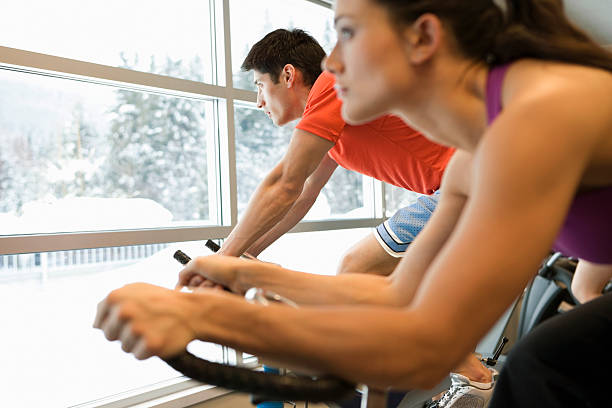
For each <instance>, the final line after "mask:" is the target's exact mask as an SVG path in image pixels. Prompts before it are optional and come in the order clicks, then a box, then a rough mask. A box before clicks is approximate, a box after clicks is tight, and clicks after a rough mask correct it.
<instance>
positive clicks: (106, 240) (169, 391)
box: [0, 0, 386, 408]
mask: <svg viewBox="0 0 612 408" xmlns="http://www.w3.org/2000/svg"><path fill="white" fill-rule="evenodd" d="M305 1H308V2H310V3H314V4H317V5H319V6H322V7H326V8H331V7H332V1H325V0H305ZM209 4H210V11H211V12H210V18H211V24H210V27H211V33H210V34H211V43H212V54H213V55H212V57H213V61H214V62H213V75H212V78H213V81H212V82H213V84H207V83H201V82H196V81H192V80H186V79H181V78H175V77H167V76H163V75H158V74H153V73H146V72H140V71H133V70H129V69H125V68H119V67H113V66H107V65H102V64H97V63H92V62H86V61H80V60H75V59H70V58H64V57H60V56H55V55H48V54H42V53H37V52H32V51H26V50H20V49H15V48H9V47H3V46H0V70H6V71H16V72H22V73H29V74H35V75H41V76H49V77H54V78H62V79H68V80H73V81H81V82H87V83H92V84H100V85H110V86H113V87H116V88H119V89H126V90H134V91H145V92H150V93H155V94H161V95H166V96H174V97H187V98H192V99H195V100H205V101H212V102H213V112H214V115H213V118H214V119H213V120H214V121H215V123H214V127H213V128H214V132H213V134H212V135H210V136H209V139H208V140H207V141H209V142H210V143H211V144H210V147H209V148H208V149H207V150H208V157H207V163H208V166H209V167H208V170H209V171H208V174H209V182H210V181H211V180H212V184H209V194H211V196H210V199H209V203H210V206H211V207H210V213H211V220H212V222H215V221H216V224H214V225H196V226H193V225H192V226H189V225H187V226H177V227H171V228H147V229H126V230H106V231H105V230H102V231H86V232H67V233H66V232H65V233H41V234H23V235H0V255H14V254H25V253H37V252H50V251H64V250H79V249H88V248H105V247H117V246H131V245H144V244H163V243H169V242H185V241H196V240H205V239H223V238H226V237H227V236H228V235H229V233H230V232H231V230H232V229H233V227H234V226H235V225H236V224H237V221H238V204H237V180H236V151H235V130H236V129H235V124H234V104H235V102H248V103H256V98H257V95H256V92H253V91H248V90H242V89H237V88H234V86H233V72H232V61H231V27H230V0H209ZM219 84H224V85H219ZM366 200H367V201H368V203H367V204H366V203H365V201H366ZM364 204H366V206H367V207H368V208H370V209H371V210H372V212H373V214H374V216H372V217H369V218H356V219H333V218H330V219H326V220H317V221H302V222H300V223H298V224H297V225H296V226H295V227H294V228H293V229H292V230H291V231H290V232H291V233H294V232H311V231H328V230H337V229H350V228H364V227H375V226H377V225H378V224H380V223H381V222H383V221H384V220H385V219H386V218H385V217H384V216H383V215H384V214H385V213H386V211H385V208H386V204H385V184H384V183H381V182H379V181H377V180H367V181H366V180H364ZM226 354H227V355H228V358H227V361H228V362H229V361H230V360H231V361H236V359H237V358H238V359H240V358H241V356H231V357H230V356H229V353H226ZM145 388H146V389H140V390H135V391H130V392H127V393H122V394H119V395H117V396H109V397H108V398H105V399H103V400H98V401H92V402H88V403H85V404H81V405H78V407H83V408H85V407H107V408H119V407H127V406H132V405H134V404H140V403H142V402H144V401H151V400H153V399H159V401H160V402H159V404H158V405H151V406H160V407H161V406H173V407H176V406H188V405H192V404H194V403H197V402H201V401H205V400H207V399H210V398H215V397H217V396H220V395H222V393H223V392H227V391H223V392H222V391H221V390H220V389H217V390H214V388H215V387H212V386H206V385H204V386H203V385H201V384H198V383H195V382H193V381H192V380H189V379H186V378H182V379H173V380H168V381H167V382H164V383H160V384H153V385H151V386H150V387H145ZM211 390H212V391H211ZM168 395H175V397H168ZM168 398H170V399H168ZM164 401H165V402H164ZM168 401H170V402H168ZM181 401H182V402H181ZM168 404H170V405H168Z"/></svg>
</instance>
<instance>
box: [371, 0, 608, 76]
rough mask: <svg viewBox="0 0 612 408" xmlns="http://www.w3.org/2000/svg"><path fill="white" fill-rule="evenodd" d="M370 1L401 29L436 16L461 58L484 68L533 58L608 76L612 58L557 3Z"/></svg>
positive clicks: (545, 0) (546, 0) (531, 0)
mask: <svg viewBox="0 0 612 408" xmlns="http://www.w3.org/2000/svg"><path fill="white" fill-rule="evenodd" d="M372 1H373V2H375V3H377V4H379V5H381V6H383V7H384V8H386V9H387V11H388V13H389V16H390V17H391V19H392V21H393V22H394V23H396V24H398V25H400V26H403V25H406V24H410V23H412V22H414V21H415V20H417V19H418V18H419V17H420V16H421V15H423V14H425V13H432V14H435V15H436V16H438V17H439V18H440V20H442V21H443V23H445V24H446V25H447V26H448V27H450V29H451V30H452V32H453V34H454V36H455V38H456V41H457V44H458V46H459V49H460V51H461V52H462V53H463V54H464V55H465V56H467V57H468V58H470V59H474V60H476V61H483V62H485V63H487V64H489V65H500V64H505V63H508V62H511V61H514V60H517V59H520V58H537V59H542V60H553V61H560V62H568V63H575V64H580V65H587V66H593V67H597V68H602V69H605V70H608V71H612V53H610V52H608V51H607V50H605V49H604V48H603V47H601V46H599V45H597V43H595V42H594V41H593V40H592V39H591V38H590V37H589V36H588V35H587V34H585V33H584V32H583V31H582V30H580V29H578V28H577V27H576V26H574V25H573V24H572V23H571V22H570V21H569V20H568V18H567V16H566V15H565V13H564V11H563V2H562V0H469V1H465V0H372Z"/></svg>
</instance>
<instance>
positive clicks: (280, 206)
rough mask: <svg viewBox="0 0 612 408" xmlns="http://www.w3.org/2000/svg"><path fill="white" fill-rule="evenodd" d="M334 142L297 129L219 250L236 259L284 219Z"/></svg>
mask: <svg viewBox="0 0 612 408" xmlns="http://www.w3.org/2000/svg"><path fill="white" fill-rule="evenodd" d="M332 146H333V143H332V142H330V141H328V140H326V139H323V138H321V137H318V136H316V135H314V134H312V133H309V132H305V131H303V130H300V129H296V130H295V131H294V132H293V136H292V138H291V142H290V143H289V148H288V149H287V153H286V154H285V156H284V157H283V159H282V160H281V162H280V163H279V164H278V165H277V166H276V167H275V168H274V169H272V171H271V172H270V173H269V174H268V175H267V176H266V178H265V179H264V180H263V181H262V183H261V184H260V185H259V187H257V190H255V193H254V194H253V197H251V200H250V202H249V205H248V206H247V209H246V211H245V213H244V215H243V216H242V219H241V220H240V222H238V225H236V227H235V228H234V229H233V230H232V232H231V233H230V235H229V236H228V237H227V239H226V240H225V243H224V244H223V247H222V248H221V250H220V253H221V254H224V255H232V256H239V255H241V254H242V253H243V252H244V251H245V250H246V249H247V248H249V247H250V246H251V245H252V244H253V243H254V242H255V241H256V240H257V239H258V238H259V237H261V236H262V235H263V234H265V233H266V232H267V231H269V230H270V229H271V228H272V227H274V225H276V223H278V222H279V221H280V220H282V219H283V217H285V215H286V214H287V212H288V211H289V210H290V209H291V207H292V206H293V205H294V203H295V202H296V200H297V199H298V198H299V196H300V194H302V189H303V187H304V183H305V181H306V179H307V178H308V177H309V176H310V175H311V174H312V173H313V172H314V171H315V169H316V168H317V167H318V166H319V163H321V160H322V159H323V157H324V156H325V155H326V154H327V152H328V150H329V149H330V148H331V147H332Z"/></svg>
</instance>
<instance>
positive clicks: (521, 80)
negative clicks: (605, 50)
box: [504, 59, 612, 103]
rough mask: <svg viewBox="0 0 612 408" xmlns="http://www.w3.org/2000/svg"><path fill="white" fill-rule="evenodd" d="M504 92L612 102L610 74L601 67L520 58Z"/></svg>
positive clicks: (510, 72)
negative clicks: (565, 96) (591, 98)
mask: <svg viewBox="0 0 612 408" xmlns="http://www.w3.org/2000/svg"><path fill="white" fill-rule="evenodd" d="M504 88H505V89H504V93H505V94H506V97H507V98H509V99H510V100H512V99H514V98H517V97H529V98H530V99H531V98H534V97H550V98H554V97H558V96H560V95H563V94H566V95H567V96H569V95H574V96H575V97H578V98H580V97H585V96H591V97H604V100H606V101H608V102H609V103H612V72H610V71H606V70H604V69H601V68H596V67H591V66H585V65H577V64H568V63H562V62H555V61H542V60H535V59H522V60H519V61H516V62H514V63H512V64H511V65H510V67H509V69H508V72H507V76H506V80H505V84H504Z"/></svg>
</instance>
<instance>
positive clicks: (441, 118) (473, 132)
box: [394, 59, 488, 151]
mask: <svg viewBox="0 0 612 408" xmlns="http://www.w3.org/2000/svg"><path fill="white" fill-rule="evenodd" d="M434 65H435V66H438V67H441V68H438V69H436V68H435V67H434V71H433V72H432V73H431V75H423V76H421V77H419V79H420V80H421V79H422V80H423V81H422V82H420V85H419V90H420V92H419V91H418V90H417V92H419V93H418V94H415V96H416V97H410V98H406V99H405V101H404V104H403V105H402V106H401V107H400V109H398V110H397V111H396V112H394V113H395V114H397V115H398V116H400V117H402V118H403V119H404V120H405V121H406V122H408V123H409V124H410V125H412V126H414V127H415V128H417V129H419V130H421V131H422V132H424V133H425V134H426V135H427V137H428V138H430V139H431V140H433V141H435V142H437V143H440V144H443V145H447V146H453V147H456V148H459V149H462V150H466V151H474V150H475V149H476V147H477V145H478V142H479V141H480V138H481V137H482V135H483V133H484V131H485V129H486V126H487V119H486V103H485V96H486V82H487V73H488V68H487V67H486V66H484V65H474V64H473V63H469V64H468V63H465V62H464V63H463V64H461V63H457V60H456V59H455V60H454V61H446V63H445V64H440V63H438V64H434Z"/></svg>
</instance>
